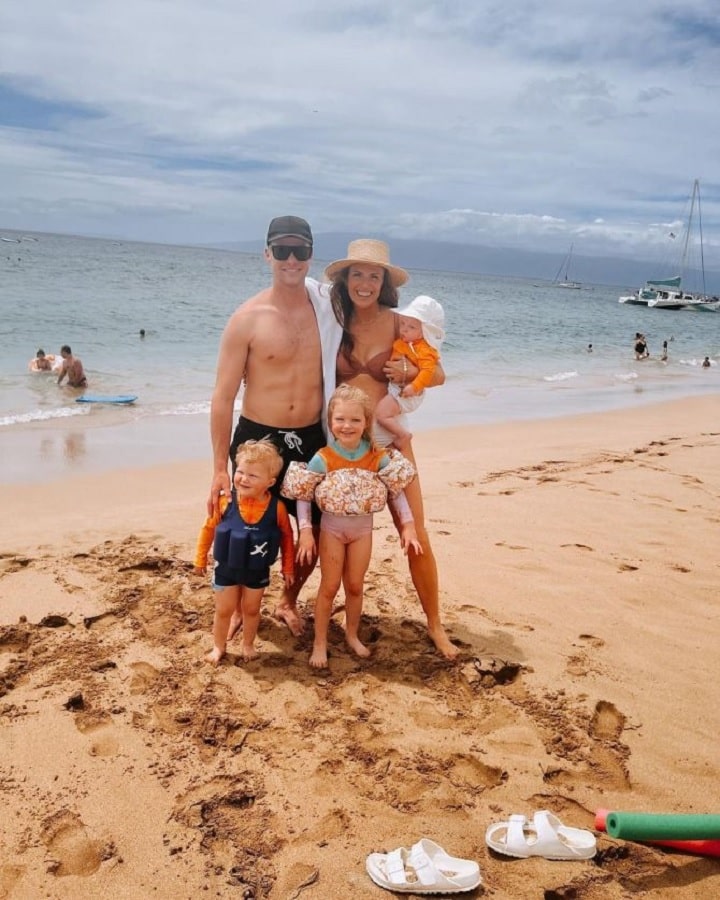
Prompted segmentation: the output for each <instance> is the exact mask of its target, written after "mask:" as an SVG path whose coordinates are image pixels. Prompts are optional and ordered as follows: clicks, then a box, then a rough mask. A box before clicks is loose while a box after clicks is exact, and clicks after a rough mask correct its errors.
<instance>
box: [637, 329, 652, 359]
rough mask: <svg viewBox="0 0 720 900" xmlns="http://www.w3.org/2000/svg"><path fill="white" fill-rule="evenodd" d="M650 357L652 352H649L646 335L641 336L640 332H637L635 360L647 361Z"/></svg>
mask: <svg viewBox="0 0 720 900" xmlns="http://www.w3.org/2000/svg"><path fill="white" fill-rule="evenodd" d="M648 356H650V351H649V350H648V346H647V340H646V339H645V335H644V334H640V332H639V331H636V332H635V359H647V357H648Z"/></svg>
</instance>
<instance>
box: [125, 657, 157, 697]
mask: <svg viewBox="0 0 720 900" xmlns="http://www.w3.org/2000/svg"><path fill="white" fill-rule="evenodd" d="M130 668H131V669H132V671H133V677H132V681H131V682H130V693H131V694H144V693H145V691H147V690H148V689H149V688H150V687H152V685H153V684H155V682H156V681H157V680H158V678H159V677H160V672H158V670H157V669H156V668H155V667H154V666H151V665H150V663H144V662H137V663H133V664H132V665H131V666H130Z"/></svg>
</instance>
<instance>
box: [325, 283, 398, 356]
mask: <svg viewBox="0 0 720 900" xmlns="http://www.w3.org/2000/svg"><path fill="white" fill-rule="evenodd" d="M349 271H350V266H348V267H347V268H346V269H341V270H340V272H338V274H337V275H336V276H335V277H334V278H333V282H332V287H331V288H330V301H331V302H332V308H333V312H334V313H335V318H336V319H337V320H338V322H339V323H340V325H342V330H343V336H342V340H341V341H340V352H341V353H342V354H343V356H347V357H348V358H350V357H351V356H352V355H353V347H354V345H355V341H354V340H353V336H352V335H351V334H350V331H349V329H350V324H351V323H352V320H353V316H354V314H355V307H354V306H353V302H352V300H351V299H350V294H349V292H348V288H347V277H348V272H349ZM378 303H379V304H380V306H387V307H389V308H390V309H395V307H396V306H397V305H398V292H397V288H396V287H395V286H394V285H393V283H392V282H391V281H390V273H389V272H388V270H387V269H385V270H384V275H383V283H382V287H381V288H380V296H379V298H378Z"/></svg>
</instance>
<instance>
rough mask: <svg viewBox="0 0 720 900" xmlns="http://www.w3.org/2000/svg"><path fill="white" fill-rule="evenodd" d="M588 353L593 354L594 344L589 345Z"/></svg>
mask: <svg viewBox="0 0 720 900" xmlns="http://www.w3.org/2000/svg"><path fill="white" fill-rule="evenodd" d="M587 352H588V353H592V352H593V349H592V344H588V345H587Z"/></svg>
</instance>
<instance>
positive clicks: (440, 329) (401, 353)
mask: <svg viewBox="0 0 720 900" xmlns="http://www.w3.org/2000/svg"><path fill="white" fill-rule="evenodd" d="M398 316H399V317H400V323H399V326H398V330H399V331H400V337H399V339H398V340H396V341H395V342H394V343H393V355H392V358H393V359H404V360H407V361H408V362H411V363H412V364H413V366H415V368H417V369H419V372H418V374H417V376H416V377H415V378H414V379H413V380H412V381H411V382H410V383H409V384H402V385H400V384H393V383H391V384H390V385H389V386H388V392H387V394H386V395H385V396H384V397H383V398H382V400H381V401H380V402H379V403H378V405H377V407H376V408H375V418H376V420H377V422H378V423H379V424H380V425H382V426H383V428H385V430H386V431H388V432H389V433H390V434H391V435H392V436H393V444H394V445H395V446H396V447H397V448H398V450H402V449H404V448H405V447H407V446H408V444H409V443H410V441H411V440H412V434H411V433H410V432H409V431H408V430H407V428H405V424H404V421H403V419H402V414H403V413H408V412H413V410H416V409H417V408H418V406H420V404H421V403H422V399H423V395H424V392H425V388H426V387H428V386H429V385H430V382H431V380H432V376H433V372H434V371H435V367H436V366H437V364H438V361H439V359H440V352H439V351H440V345H441V344H442V342H443V341H444V340H445V313H444V312H443V308H442V306H440V304H439V303H438V301H437V300H433V298H432V297H426V296H424V295H422V294H421V295H420V296H419V297H416V298H415V299H414V300H413V301H412V303H410V304H409V305H408V306H406V307H405V308H404V309H399V310H398Z"/></svg>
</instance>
